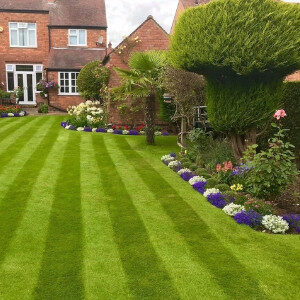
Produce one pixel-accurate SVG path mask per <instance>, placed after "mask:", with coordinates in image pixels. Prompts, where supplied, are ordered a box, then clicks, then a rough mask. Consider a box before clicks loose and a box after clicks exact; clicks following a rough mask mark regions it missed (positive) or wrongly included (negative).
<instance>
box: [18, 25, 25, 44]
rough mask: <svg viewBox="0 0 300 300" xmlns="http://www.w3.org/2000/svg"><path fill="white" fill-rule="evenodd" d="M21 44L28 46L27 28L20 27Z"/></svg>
mask: <svg viewBox="0 0 300 300" xmlns="http://www.w3.org/2000/svg"><path fill="white" fill-rule="evenodd" d="M19 46H27V29H24V28H20V29H19Z"/></svg>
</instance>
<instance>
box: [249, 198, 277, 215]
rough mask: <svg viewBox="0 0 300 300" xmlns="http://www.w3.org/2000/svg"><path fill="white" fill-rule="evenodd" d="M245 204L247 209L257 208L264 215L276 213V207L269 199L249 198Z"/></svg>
mask: <svg viewBox="0 0 300 300" xmlns="http://www.w3.org/2000/svg"><path fill="white" fill-rule="evenodd" d="M244 205H245V208H246V210H255V211H257V212H258V213H260V214H262V215H263V216H265V215H272V214H274V207H273V206H272V204H271V203H270V202H268V201H263V200H259V199H248V200H247V201H246V202H245V204H244Z"/></svg>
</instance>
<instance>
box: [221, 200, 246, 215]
mask: <svg viewBox="0 0 300 300" xmlns="http://www.w3.org/2000/svg"><path fill="white" fill-rule="evenodd" d="M242 210H245V207H244V206H243V205H238V204H234V203H230V204H228V205H226V206H225V207H224V208H223V211H224V212H225V214H227V215H229V216H232V217H234V216H235V215H236V214H237V213H239V212H241V211H242Z"/></svg>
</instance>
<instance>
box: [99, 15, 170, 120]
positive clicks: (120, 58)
mask: <svg viewBox="0 0 300 300" xmlns="http://www.w3.org/2000/svg"><path fill="white" fill-rule="evenodd" d="M135 41H138V42H137V43H136V44H135ZM169 44H170V39H169V34H168V33H167V32H166V31H165V30H164V29H163V28H162V27H161V26H160V25H159V24H158V23H157V22H156V21H155V20H154V18H153V17H152V16H149V17H148V18H147V19H146V20H145V21H144V22H143V23H142V24H141V25H140V26H139V27H138V28H137V29H136V30H134V31H133V32H132V33H131V34H130V35H129V36H128V37H127V38H126V39H124V40H123V41H122V42H121V43H120V44H119V45H118V46H116V47H115V48H114V49H111V45H109V48H108V55H107V56H106V58H105V59H104V63H105V64H106V65H107V66H111V67H118V68H121V69H127V68H128V59H129V57H130V54H132V53H134V52H137V51H139V52H143V51H149V50H167V49H168V48H169ZM124 46H125V47H124ZM121 49H123V50H124V51H121ZM118 85H120V78H119V76H118V75H117V73H116V72H115V71H114V70H113V69H112V71H111V75H110V82H109V86H110V87H116V86H118ZM137 105H139V104H137ZM127 106H130V100H128V101H127ZM109 116H110V122H111V123H114V124H126V123H127V122H129V117H128V114H127V115H125V116H124V117H122V115H121V114H120V113H119V112H118V109H117V104H116V103H115V102H110V103H109ZM134 121H135V122H136V124H140V123H143V122H144V114H143V112H142V110H139V111H138V112H137V113H136V114H135V115H134ZM157 123H158V124H163V122H162V121H161V120H159V119H157Z"/></svg>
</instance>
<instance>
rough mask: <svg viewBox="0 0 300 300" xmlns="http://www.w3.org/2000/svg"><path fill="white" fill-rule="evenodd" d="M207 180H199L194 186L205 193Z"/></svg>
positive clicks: (199, 191) (201, 192)
mask: <svg viewBox="0 0 300 300" xmlns="http://www.w3.org/2000/svg"><path fill="white" fill-rule="evenodd" d="M206 183H207V182H206V181H200V182H197V183H195V184H194V185H193V188H194V189H195V190H196V191H197V192H198V193H200V194H202V195H203V194H204V192H205V186H206Z"/></svg>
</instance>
